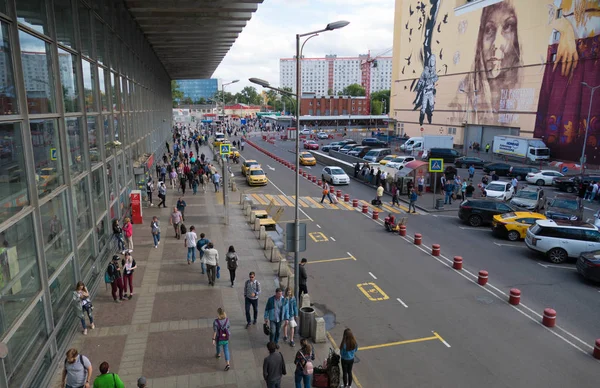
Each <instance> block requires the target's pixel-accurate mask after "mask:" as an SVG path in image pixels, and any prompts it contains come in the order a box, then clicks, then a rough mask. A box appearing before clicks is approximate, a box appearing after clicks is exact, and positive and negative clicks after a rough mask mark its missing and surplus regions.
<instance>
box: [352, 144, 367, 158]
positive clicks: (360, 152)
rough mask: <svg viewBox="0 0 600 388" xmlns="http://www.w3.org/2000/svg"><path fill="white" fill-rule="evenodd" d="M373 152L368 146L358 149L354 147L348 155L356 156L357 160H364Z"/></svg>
mask: <svg viewBox="0 0 600 388" xmlns="http://www.w3.org/2000/svg"><path fill="white" fill-rule="evenodd" d="M369 151H371V147H368V146H358V147H354V148H352V149H351V150H350V151H349V152H348V155H350V156H354V157H357V158H362V157H363V156H365V155H366V154H367V152H369Z"/></svg>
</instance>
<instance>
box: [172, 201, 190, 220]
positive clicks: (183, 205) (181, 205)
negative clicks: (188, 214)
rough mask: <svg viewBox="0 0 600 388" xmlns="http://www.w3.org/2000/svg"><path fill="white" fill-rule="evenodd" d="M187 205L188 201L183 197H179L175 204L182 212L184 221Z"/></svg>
mask: <svg viewBox="0 0 600 388" xmlns="http://www.w3.org/2000/svg"><path fill="white" fill-rule="evenodd" d="M186 206H187V203H185V201H184V200H183V199H181V197H179V199H177V204H176V205H175V207H176V208H177V210H179V212H180V213H181V220H182V221H185V207H186Z"/></svg>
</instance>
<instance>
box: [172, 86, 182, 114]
mask: <svg viewBox="0 0 600 388" xmlns="http://www.w3.org/2000/svg"><path fill="white" fill-rule="evenodd" d="M171 98H172V99H173V108H176V107H177V105H178V104H179V101H181V100H182V99H183V92H182V91H181V90H180V89H179V84H178V83H177V81H175V80H171Z"/></svg>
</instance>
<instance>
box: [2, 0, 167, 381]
mask: <svg viewBox="0 0 600 388" xmlns="http://www.w3.org/2000/svg"><path fill="white" fill-rule="evenodd" d="M90 7H91V8H90ZM12 16H14V18H13V17H12ZM171 106H172V101H171V90H170V80H169V77H168V75H167V74H166V73H165V72H164V68H163V67H162V65H161V64H160V62H159V60H158V58H156V56H155V55H154V53H153V50H152V48H151V47H150V46H149V44H148V43H147V41H146V40H145V38H144V36H143V35H142V33H141V32H140V31H139V28H138V27H137V26H136V23H135V22H134V21H133V20H132V19H131V17H130V15H129V13H128V12H125V10H124V8H123V7H122V6H116V7H115V6H113V1H110V0H106V1H85V0H0V341H2V342H4V343H5V344H7V346H8V356H7V357H6V358H5V359H4V360H3V362H4V369H5V372H6V373H5V376H4V375H0V386H1V387H4V386H6V387H21V386H27V387H33V386H35V387H41V386H49V381H50V377H51V376H50V375H49V373H50V371H52V370H53V365H54V366H55V365H57V363H60V362H62V360H64V352H65V351H66V349H65V347H66V346H67V342H68V339H69V338H70V334H71V333H73V331H74V330H76V328H77V324H76V322H75V320H74V318H73V316H74V315H73V314H69V313H68V310H69V308H70V297H71V291H72V290H73V288H74V286H75V283H76V282H77V281H79V280H83V281H84V282H86V284H87V286H88V288H89V289H91V290H93V289H95V287H96V284H97V283H99V282H101V281H102V278H103V276H102V274H103V273H104V268H105V267H106V265H107V264H108V259H109V257H110V256H111V255H112V254H113V252H114V251H115V249H116V245H115V244H114V241H112V240H111V236H112V233H111V227H110V225H111V223H112V220H113V219H115V218H118V219H122V218H123V217H124V216H126V215H128V214H127V212H128V207H129V193H130V190H132V189H135V188H136V185H135V182H133V168H134V167H139V165H138V164H137V163H139V162H137V161H136V159H133V160H131V158H132V157H133V158H137V157H138V156H140V155H143V154H152V153H153V152H156V151H158V150H155V149H152V148H151V145H152V144H158V145H162V144H164V142H165V140H166V139H167V138H168V137H169V135H170V122H171V112H172V111H171ZM0 362H1V361H0Z"/></svg>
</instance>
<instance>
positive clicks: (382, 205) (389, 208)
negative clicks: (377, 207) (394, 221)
mask: <svg viewBox="0 0 600 388" xmlns="http://www.w3.org/2000/svg"><path fill="white" fill-rule="evenodd" d="M381 207H382V208H384V209H385V210H387V211H388V212H390V213H396V214H401V213H402V212H401V211H400V210H398V209H394V208H393V207H390V206H388V205H386V204H384V203H382V204H381Z"/></svg>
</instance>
